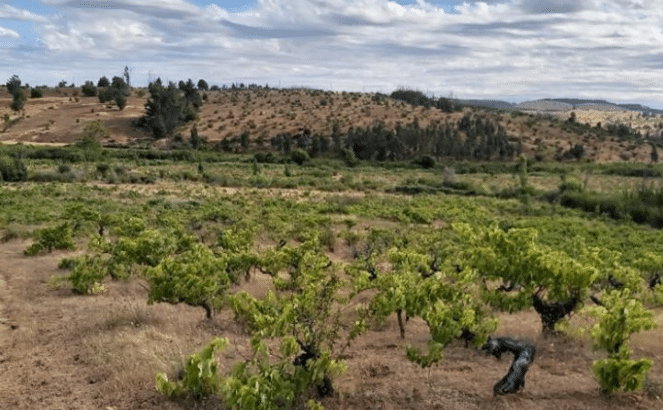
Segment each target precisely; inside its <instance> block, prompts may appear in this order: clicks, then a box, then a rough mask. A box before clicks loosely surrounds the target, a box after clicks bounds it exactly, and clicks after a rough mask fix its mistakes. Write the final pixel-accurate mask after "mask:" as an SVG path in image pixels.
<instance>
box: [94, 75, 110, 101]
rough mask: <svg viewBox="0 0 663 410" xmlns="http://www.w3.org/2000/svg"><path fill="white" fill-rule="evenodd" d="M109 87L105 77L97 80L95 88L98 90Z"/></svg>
mask: <svg viewBox="0 0 663 410" xmlns="http://www.w3.org/2000/svg"><path fill="white" fill-rule="evenodd" d="M109 85H110V81H108V78H107V77H106V76H103V77H101V78H100V79H99V82H98V83H97V87H99V88H103V87H108V86H109ZM102 102H103V101H102Z"/></svg>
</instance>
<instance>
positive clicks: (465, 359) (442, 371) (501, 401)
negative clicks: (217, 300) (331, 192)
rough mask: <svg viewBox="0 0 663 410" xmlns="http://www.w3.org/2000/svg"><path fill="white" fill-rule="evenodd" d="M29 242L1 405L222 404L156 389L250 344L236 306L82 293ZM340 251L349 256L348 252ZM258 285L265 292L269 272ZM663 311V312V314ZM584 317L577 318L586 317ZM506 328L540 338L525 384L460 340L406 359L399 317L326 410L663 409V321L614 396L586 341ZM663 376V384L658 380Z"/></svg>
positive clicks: (361, 352) (8, 278) (0, 285)
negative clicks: (640, 380) (210, 314)
mask: <svg viewBox="0 0 663 410" xmlns="http://www.w3.org/2000/svg"><path fill="white" fill-rule="evenodd" d="M27 245H29V243H28V242H26V241H19V240H14V241H11V242H8V243H5V244H1V245H0V385H1V386H2V387H1V388H0V409H63V410H64V409H105V410H110V409H114V410H118V409H149V410H156V409H166V410H168V409H184V408H189V409H192V408H197V409H211V408H222V407H219V406H220V404H219V403H217V402H214V401H208V402H204V403H194V402H172V401H169V400H167V399H165V398H164V397H162V396H160V395H159V394H158V393H157V392H156V391H155V389H154V376H155V374H156V372H158V371H165V372H167V373H169V374H171V375H172V374H174V373H175V372H176V371H177V369H178V367H179V366H181V364H182V362H183V361H184V358H185V357H186V356H187V355H189V354H191V353H193V352H195V351H197V350H199V349H200V347H201V346H203V345H204V344H206V343H207V342H209V341H210V340H211V339H212V338H213V337H214V336H222V337H228V338H229V339H230V341H231V346H230V347H228V348H227V349H226V351H224V353H222V354H221V355H220V357H219V361H220V365H221V368H222V369H227V368H228V367H229V366H230V365H231V363H232V362H234V361H236V360H238V359H240V358H241V357H242V356H244V355H245V354H246V352H247V351H248V348H247V345H246V338H245V336H243V334H242V332H241V329H240V328H239V327H238V326H237V325H236V324H234V323H233V321H232V319H231V317H230V315H229V314H227V313H221V314H219V315H217V317H216V318H215V319H214V320H212V321H205V320H203V312H202V309H196V308H191V307H188V306H185V305H177V306H171V305H166V304H159V305H153V306H148V305H147V304H146V302H145V301H146V291H145V289H144V287H143V286H141V283H140V281H132V282H129V283H110V284H109V290H108V292H107V293H105V294H102V295H99V296H86V297H84V296H77V295H74V294H72V293H71V291H70V290H68V289H58V288H56V287H54V286H53V285H52V282H50V281H49V279H50V278H51V277H52V276H53V275H57V274H61V271H59V270H58V269H57V264H58V262H59V260H60V259H61V258H62V257H63V256H66V255H70V254H69V253H68V254H65V253H61V252H54V253H52V254H49V255H46V256H40V257H25V256H23V253H22V251H23V249H25V247H26V246H27ZM337 252H341V254H339V255H335V256H337V257H342V252H344V251H343V250H339V251H337ZM249 287H250V288H251V289H250V290H252V291H254V292H257V291H260V289H264V283H262V282H261V280H260V278H254V279H252V282H251V283H250V284H249ZM662 316H663V312H661V311H660V310H659V311H657V317H658V322H659V323H660V324H663V323H661V322H662V321H661V318H662ZM579 321H580V319H579V318H578V317H576V318H574V319H572V320H571V325H572V326H574V325H577V324H578V323H579ZM497 333H498V334H500V335H509V336H513V337H519V338H528V339H530V340H532V341H534V342H535V343H536V345H537V349H538V351H537V355H536V358H535V361H534V363H533V365H532V367H531V368H530V371H529V373H528V374H527V379H526V380H527V385H526V388H525V389H524V391H522V392H521V393H518V394H515V395H508V396H503V397H493V394H492V386H493V384H494V383H495V382H496V381H497V380H499V379H500V378H501V377H502V376H503V375H504V374H505V373H506V371H507V369H508V367H509V365H510V360H511V359H510V357H507V358H506V359H504V358H503V359H502V360H501V361H498V360H496V359H494V358H492V357H488V356H484V355H483V354H481V353H480V352H479V351H477V350H475V349H473V348H469V349H466V348H464V347H463V345H462V344H461V343H457V344H452V345H451V346H449V347H448V348H447V350H446V351H445V359H444V361H443V363H442V364H440V365H439V366H437V367H434V368H432V369H431V370H430V371H429V370H423V369H421V368H419V367H418V366H416V365H414V364H411V363H410V362H408V361H407V360H406V358H405V354H404V350H403V341H402V340H401V339H400V337H399V336H398V334H399V332H398V330H397V324H396V320H395V318H391V320H389V321H388V323H387V324H386V326H385V328H383V329H376V330H374V331H371V332H369V333H368V334H366V335H364V336H363V337H361V338H360V339H359V340H358V341H357V342H356V343H355V344H354V345H353V346H352V347H351V348H350V349H349V350H348V351H347V365H348V371H347V372H346V373H345V374H344V375H342V376H340V377H339V378H338V379H336V380H335V382H334V383H335V387H336V390H337V393H336V395H335V397H333V398H329V399H326V400H325V401H324V405H325V408H327V409H334V410H336V409H338V410H340V409H356V410H366V409H376V410H377V409H384V410H387V409H417V410H418V409H523V410H525V409H527V410H530V409H534V410H537V409H551V410H553V409H554V410H563V409H607V408H610V409H614V410H619V409H643V410H644V409H651V410H654V409H662V408H663V401H661V398H660V397H659V398H657V397H656V395H659V396H661V395H662V394H663V386H662V385H661V384H660V383H661V382H663V347H662V346H661V342H660V341H661V340H663V329H661V328H660V327H659V329H657V330H654V331H650V332H647V333H645V334H641V335H638V336H637V337H636V338H635V341H634V342H635V343H634V350H635V355H636V356H647V357H650V358H652V359H653V360H654V361H655V367H654V369H653V370H652V380H653V383H651V384H650V385H649V387H648V388H647V392H648V393H647V392H639V393H629V394H616V395H613V396H610V397H608V396H605V395H603V394H601V393H600V392H599V391H598V389H597V383H596V381H595V380H594V379H593V377H592V374H591V371H590V363H591V361H592V360H593V359H594V358H596V357H598V355H597V354H595V353H592V352H591V350H590V349H589V347H588V346H587V343H586V342H584V341H582V340H581V339H580V338H574V337H570V336H554V337H551V338H547V339H544V338H542V337H541V336H540V323H539V321H538V317H537V316H536V314H534V313H533V312H524V313H520V314H518V315H503V316H502V317H501V325H500V328H499V329H498V332H497ZM426 340H427V331H426V328H425V325H424V324H423V323H420V322H417V321H415V320H413V321H410V322H409V323H408V324H407V329H406V341H408V342H410V343H414V344H424V343H425V342H426ZM657 383H658V384H657Z"/></svg>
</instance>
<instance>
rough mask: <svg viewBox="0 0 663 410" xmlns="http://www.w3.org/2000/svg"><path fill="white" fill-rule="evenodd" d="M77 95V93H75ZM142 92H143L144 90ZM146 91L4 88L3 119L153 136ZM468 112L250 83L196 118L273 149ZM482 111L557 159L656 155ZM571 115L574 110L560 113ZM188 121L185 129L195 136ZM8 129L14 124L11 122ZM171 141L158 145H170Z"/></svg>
mask: <svg viewBox="0 0 663 410" xmlns="http://www.w3.org/2000/svg"><path fill="white" fill-rule="evenodd" d="M74 94H76V95H74ZM139 94H142V95H143V97H140V96H139ZM145 95H146V91H145V90H134V91H133V92H132V95H131V96H130V97H129V98H128V100H127V106H126V108H125V109H124V110H123V111H120V110H119V109H118V108H117V107H116V106H114V105H113V104H102V103H100V102H99V100H98V98H97V97H81V96H80V92H79V91H78V90H76V89H62V90H59V93H56V92H55V91H52V90H49V91H47V92H46V93H45V95H44V97H43V98H36V99H35V98H29V99H28V100H27V102H26V103H25V107H24V112H23V113H22V114H21V115H16V114H14V113H13V112H12V111H11V110H10V109H9V105H10V103H11V97H10V96H9V94H7V92H6V91H2V92H0V115H4V114H7V115H9V117H10V118H11V119H16V118H18V121H17V122H16V123H15V124H13V125H11V126H10V127H9V128H6V124H2V123H0V129H2V130H3V131H2V132H0V142H18V141H21V142H25V143H39V144H66V143H71V142H74V141H76V140H77V139H79V138H80V137H81V136H82V133H83V127H84V125H85V123H86V122H88V121H94V120H100V121H102V122H103V124H104V125H105V126H106V127H107V128H108V129H109V130H110V131H111V136H110V138H108V139H107V140H105V141H102V142H103V143H120V144H126V143H131V142H134V141H138V140H142V139H145V138H148V139H149V136H148V135H147V134H146V132H145V131H144V130H142V129H138V128H136V127H134V125H133V122H134V121H135V120H136V119H138V118H139V117H141V116H142V115H143V114H144V113H145V108H144V106H145V102H146V100H147V96H145ZM576 114H577V121H578V122H581V123H583V124H584V123H588V124H590V125H592V126H595V125H596V123H597V122H601V123H602V124H603V126H604V127H605V125H606V124H608V123H626V124H631V125H632V126H633V127H634V128H636V129H638V130H640V131H641V132H642V133H643V135H644V134H646V132H650V133H651V134H655V135H660V133H661V130H662V129H663V122H661V119H660V118H653V117H652V118H642V117H641V116H638V114H637V113H632V112H611V111H600V110H592V111H590V110H577V111H576ZM462 115H463V114H462V113H453V114H446V113H444V112H441V111H440V110H437V109H425V108H423V107H413V106H410V105H408V104H405V103H403V102H400V101H395V100H390V99H383V100H378V99H375V98H374V96H373V95H371V94H363V93H338V92H325V91H315V90H299V89H294V90H290V89H285V90H273V89H272V90H264V89H263V90H242V91H235V92H230V91H228V92H208V93H207V101H206V102H205V103H204V104H203V106H202V109H201V111H200V112H199V116H198V119H197V120H196V121H195V123H196V126H197V128H198V132H199V134H200V135H201V136H203V137H205V138H207V139H208V141H209V142H210V143H212V144H214V143H217V142H219V141H221V140H223V139H224V138H227V139H229V140H235V141H238V138H239V136H240V135H241V134H242V133H244V132H247V133H248V134H249V138H250V140H251V144H252V149H258V150H259V149H269V146H270V138H271V137H274V136H276V135H277V134H280V133H290V134H292V135H295V134H297V133H300V132H302V130H304V129H308V130H310V131H311V132H312V133H313V134H315V133H319V134H323V135H331V130H332V126H333V124H334V123H337V124H339V126H340V130H341V131H342V132H346V131H347V130H348V129H349V128H350V127H367V126H369V125H372V124H374V123H375V122H376V121H382V122H384V123H385V125H386V126H387V127H393V126H395V124H396V123H400V124H402V125H405V124H409V123H412V122H413V121H415V120H416V121H418V122H419V123H420V124H421V125H422V126H427V125H429V124H431V123H437V124H440V125H444V124H445V123H447V122H450V123H457V122H458V120H459V118H460V117H461V116H462ZM479 115H480V116H487V117H490V118H492V120H493V121H494V122H499V123H500V124H502V126H504V127H505V128H506V130H507V133H508V135H510V136H511V137H513V138H514V139H520V140H521V141H522V143H523V149H524V151H525V152H526V153H527V154H528V155H530V156H533V155H534V154H537V153H538V154H539V155H540V156H543V157H544V158H546V159H553V158H554V157H555V156H556V155H558V154H559V153H561V152H564V151H567V150H568V149H570V148H571V147H573V146H574V145H576V144H582V145H583V146H584V147H585V158H588V159H590V160H593V161H598V162H613V161H616V162H622V161H626V162H648V161H650V153H651V148H650V147H649V145H648V144H642V143H635V142H624V141H618V140H617V139H616V138H608V139H606V140H604V141H602V140H598V139H596V138H595V137H594V136H592V135H591V133H585V134H577V133H573V132H568V131H564V130H562V129H561V127H560V125H559V124H555V123H552V122H550V121H549V120H547V119H545V118H543V117H536V115H535V114H526V115H520V116H515V115H511V114H509V113H495V112H484V113H479ZM556 115H557V116H558V117H559V118H560V119H562V120H565V119H566V118H568V116H569V113H568V112H566V111H565V112H560V113H557V114H556ZM192 125H193V124H188V125H187V126H185V127H183V128H182V129H181V130H180V131H181V134H182V136H183V138H188V137H189V135H190V131H189V130H190V128H191V127H192ZM5 128H6V129H5ZM167 145H168V144H166V143H164V142H163V141H161V142H159V143H158V144H157V146H159V147H165V146H167Z"/></svg>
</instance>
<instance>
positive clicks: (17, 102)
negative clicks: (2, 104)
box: [10, 89, 25, 112]
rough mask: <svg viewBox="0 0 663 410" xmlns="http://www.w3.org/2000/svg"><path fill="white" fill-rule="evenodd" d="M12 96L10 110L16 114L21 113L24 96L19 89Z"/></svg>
mask: <svg viewBox="0 0 663 410" xmlns="http://www.w3.org/2000/svg"><path fill="white" fill-rule="evenodd" d="M13 96H14V99H13V101H12V103H11V104H10V107H11V109H12V110H14V111H16V112H18V111H21V110H22V109H23V106H24V105H25V94H23V91H22V90H20V89H19V90H18V91H16V92H15V93H14V94H13Z"/></svg>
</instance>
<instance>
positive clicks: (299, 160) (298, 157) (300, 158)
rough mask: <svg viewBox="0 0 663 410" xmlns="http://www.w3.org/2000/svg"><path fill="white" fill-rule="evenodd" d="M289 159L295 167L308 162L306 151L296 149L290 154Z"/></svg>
mask: <svg viewBox="0 0 663 410" xmlns="http://www.w3.org/2000/svg"><path fill="white" fill-rule="evenodd" d="M290 159H291V160H292V162H294V163H295V164H297V165H303V164H304V163H305V162H306V161H308V159H309V157H308V154H307V153H306V151H304V150H303V149H300V148H297V149H295V150H292V151H291V152H290Z"/></svg>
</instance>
